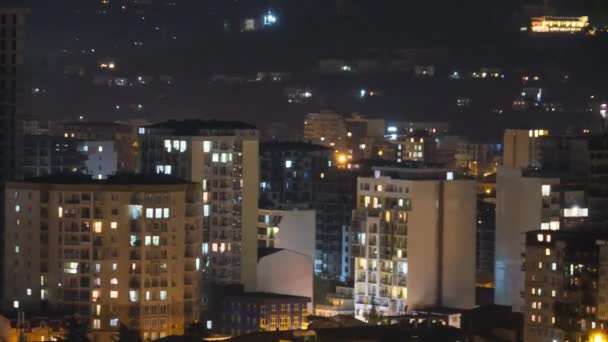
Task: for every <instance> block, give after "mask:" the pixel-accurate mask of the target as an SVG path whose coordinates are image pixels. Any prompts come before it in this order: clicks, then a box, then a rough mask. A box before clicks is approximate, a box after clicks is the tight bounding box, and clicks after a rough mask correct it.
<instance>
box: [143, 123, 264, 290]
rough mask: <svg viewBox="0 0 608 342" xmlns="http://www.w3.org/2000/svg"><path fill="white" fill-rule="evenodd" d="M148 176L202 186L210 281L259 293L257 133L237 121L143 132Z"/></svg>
mask: <svg viewBox="0 0 608 342" xmlns="http://www.w3.org/2000/svg"><path fill="white" fill-rule="evenodd" d="M139 137H140V157H141V159H140V167H141V172H142V173H143V174H147V175H150V174H170V175H174V176H177V177H179V178H182V179H186V180H189V181H192V182H196V183H200V184H201V186H202V188H201V196H202V201H203V205H202V207H203V214H202V216H203V218H202V219H203V227H204V234H203V239H204V241H203V243H204V244H203V248H204V249H205V251H208V254H207V256H206V259H205V262H204V264H205V269H206V273H205V282H206V283H207V282H209V283H212V284H243V285H244V286H245V290H247V291H250V290H251V291H252V290H255V281H256V272H255V265H256V259H257V258H256V254H257V222H258V194H259V187H260V181H259V172H260V166H259V141H258V131H257V129H256V128H255V127H254V126H252V125H249V124H245V123H242V122H232V121H215V120H209V121H203V120H184V121H175V120H170V121H166V122H161V123H158V124H154V125H151V126H147V127H141V128H140V129H139Z"/></svg>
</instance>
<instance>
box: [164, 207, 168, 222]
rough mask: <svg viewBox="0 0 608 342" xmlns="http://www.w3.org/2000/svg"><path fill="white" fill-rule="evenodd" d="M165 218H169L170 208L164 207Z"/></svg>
mask: <svg viewBox="0 0 608 342" xmlns="http://www.w3.org/2000/svg"><path fill="white" fill-rule="evenodd" d="M163 218H166V219H168V218H169V208H163Z"/></svg>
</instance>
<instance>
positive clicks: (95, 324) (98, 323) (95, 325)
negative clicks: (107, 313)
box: [93, 319, 101, 330]
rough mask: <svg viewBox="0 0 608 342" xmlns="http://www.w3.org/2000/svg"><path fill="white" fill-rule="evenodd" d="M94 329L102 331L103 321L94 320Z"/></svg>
mask: <svg viewBox="0 0 608 342" xmlns="http://www.w3.org/2000/svg"><path fill="white" fill-rule="evenodd" d="M93 329H95V330H99V329H101V320H99V319H94V320H93Z"/></svg>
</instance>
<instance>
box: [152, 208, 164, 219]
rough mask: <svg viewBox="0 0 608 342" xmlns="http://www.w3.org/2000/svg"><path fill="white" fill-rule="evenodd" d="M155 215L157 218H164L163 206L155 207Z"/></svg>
mask: <svg viewBox="0 0 608 342" xmlns="http://www.w3.org/2000/svg"><path fill="white" fill-rule="evenodd" d="M154 217H155V218H162V217H163V208H156V209H154Z"/></svg>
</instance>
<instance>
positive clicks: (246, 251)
mask: <svg viewBox="0 0 608 342" xmlns="http://www.w3.org/2000/svg"><path fill="white" fill-rule="evenodd" d="M259 191H260V153H259V142H258V140H257V137H256V139H255V140H244V141H243V199H242V222H241V239H242V240H241V282H242V283H243V285H244V287H245V291H253V290H254V289H255V288H256V270H255V268H256V260H257V255H258V242H257V241H258V235H257V223H258V198H259Z"/></svg>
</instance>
